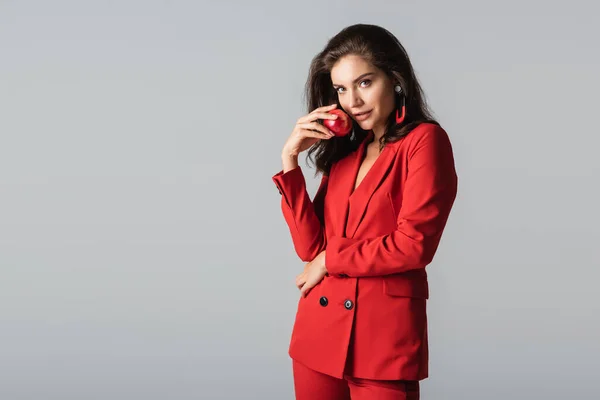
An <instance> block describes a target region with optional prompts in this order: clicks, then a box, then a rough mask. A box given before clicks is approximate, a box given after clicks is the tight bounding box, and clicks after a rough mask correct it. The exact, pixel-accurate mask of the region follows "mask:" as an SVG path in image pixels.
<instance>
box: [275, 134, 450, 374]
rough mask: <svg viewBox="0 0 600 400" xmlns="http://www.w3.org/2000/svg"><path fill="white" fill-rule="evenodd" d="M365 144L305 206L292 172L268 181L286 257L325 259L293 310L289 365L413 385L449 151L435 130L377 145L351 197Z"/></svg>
mask: <svg viewBox="0 0 600 400" xmlns="http://www.w3.org/2000/svg"><path fill="white" fill-rule="evenodd" d="M372 135H373V133H372V132H369V136H370V137H372ZM370 137H369V139H370ZM334 140H335V139H334ZM367 142H368V141H367V140H365V141H363V142H362V143H361V144H360V147H359V148H358V149H357V150H356V151H354V152H352V153H351V154H349V155H348V156H347V157H345V158H343V159H342V160H340V161H338V162H337V163H335V164H334V165H333V166H332V168H331V171H330V173H329V176H327V175H323V177H322V179H321V183H320V186H319V188H318V190H317V193H316V194H315V197H314V199H313V201H311V200H310V198H309V196H308V193H307V191H306V186H305V179H304V176H303V174H302V170H301V169H300V167H296V168H295V169H293V170H291V171H288V172H286V173H283V171H282V170H281V171H280V172H278V173H277V174H275V175H274V176H273V177H272V179H273V181H274V182H275V184H276V185H277V187H278V189H279V191H280V193H281V194H282V199H281V207H282V211H283V216H284V218H285V221H286V223H287V225H288V227H289V231H290V233H291V237H292V240H293V244H294V248H295V250H296V253H297V254H298V256H299V257H300V259H301V260H303V261H305V262H309V261H312V260H313V259H314V258H315V257H316V256H317V255H318V254H319V253H320V252H321V251H322V250H325V265H326V267H327V270H328V275H326V276H325V278H324V279H323V280H322V281H321V282H320V283H319V284H318V285H316V286H315V287H314V288H313V289H312V290H311V291H310V292H309V293H308V295H307V296H306V297H301V298H300V300H299V303H298V310H297V313H296V320H295V323H294V327H293V332H292V337H291V343H290V347H289V355H290V356H291V357H292V358H293V359H296V360H297V361H299V362H301V363H303V364H305V365H306V366H308V367H310V368H312V369H314V370H316V371H320V372H323V373H326V374H329V375H332V376H336V377H339V378H342V377H343V376H344V374H348V375H350V376H355V377H360V378H367V379H408V380H421V379H424V378H426V377H427V376H428V364H429V358H428V342H427V335H428V333H427V315H426V299H427V298H429V288H428V283H427V274H426V272H425V266H427V265H428V264H429V263H430V262H431V261H432V259H433V256H434V254H435V252H436V250H437V248H438V244H439V242H440V238H441V236H442V231H443V230H444V227H445V225H446V221H447V219H448V216H449V214H450V210H451V208H452V205H453V203H454V200H455V197H456V192H457V184H458V178H457V175H456V171H455V165H454V157H453V152H452V146H451V144H450V140H449V138H448V135H447V133H446V131H445V130H444V129H442V128H441V127H439V126H437V125H434V124H431V123H423V124H421V125H419V126H417V127H416V128H415V129H413V130H412V131H411V132H410V133H409V134H408V135H407V136H405V137H404V138H402V139H400V140H399V141H398V142H396V143H388V144H386V146H385V148H384V149H383V150H382V152H381V154H380V155H379V157H378V158H377V159H376V160H375V163H374V164H373V166H372V167H371V169H370V170H369V171H368V173H367V174H366V176H365V177H364V179H363V180H362V182H361V183H360V185H359V186H358V187H357V188H356V190H355V191H354V192H353V186H354V183H355V179H356V175H357V173H358V169H359V167H360V165H361V163H362V158H363V155H364V152H365V150H366V143H367Z"/></svg>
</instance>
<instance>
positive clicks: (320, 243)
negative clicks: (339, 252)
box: [273, 165, 328, 262]
mask: <svg viewBox="0 0 600 400" xmlns="http://www.w3.org/2000/svg"><path fill="white" fill-rule="evenodd" d="M284 171H285V172H284ZM273 181H274V182H275V184H276V185H277V188H278V189H279V192H280V193H281V195H282V196H281V209H282V211H283V216H284V218H285V221H286V223H287V225H288V228H289V230H290V233H291V236H292V241H293V243H294V249H295V250H296V253H297V254H298V256H299V257H300V259H301V260H302V261H305V262H310V261H312V260H313V259H314V258H315V257H316V256H317V255H318V254H319V253H320V252H321V251H322V250H324V249H325V245H326V239H325V228H324V225H323V200H324V197H325V192H326V190H327V182H328V176H327V175H323V177H322V178H321V183H320V185H319V189H318V190H317V193H316V194H315V197H314V200H313V201H312V202H311V200H310V198H309V197H308V193H307V191H306V181H305V179H304V175H303V174H302V170H301V168H300V167H299V166H297V165H296V166H295V167H293V168H292V169H289V170H286V169H284V170H281V171H279V172H278V173H277V174H275V175H274V176H273Z"/></svg>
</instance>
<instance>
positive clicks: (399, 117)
mask: <svg viewBox="0 0 600 400" xmlns="http://www.w3.org/2000/svg"><path fill="white" fill-rule="evenodd" d="M394 91H395V92H396V94H397V95H398V96H400V99H401V100H402V115H398V109H396V124H400V123H402V121H404V118H405V117H406V96H404V95H403V94H402V87H400V85H396V86H394Z"/></svg>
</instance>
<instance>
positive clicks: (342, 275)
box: [340, 274, 348, 278]
mask: <svg viewBox="0 0 600 400" xmlns="http://www.w3.org/2000/svg"><path fill="white" fill-rule="evenodd" d="M347 277H348V275H346V274H340V278H347Z"/></svg>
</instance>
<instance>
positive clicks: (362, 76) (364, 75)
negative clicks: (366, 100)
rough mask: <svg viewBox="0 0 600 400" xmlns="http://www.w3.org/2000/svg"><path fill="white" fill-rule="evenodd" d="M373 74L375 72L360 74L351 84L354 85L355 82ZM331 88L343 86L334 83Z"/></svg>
mask: <svg viewBox="0 0 600 400" xmlns="http://www.w3.org/2000/svg"><path fill="white" fill-rule="evenodd" d="M374 74H375V72H367V73H365V74H362V75H361V76H359V77H358V78H356V79H355V80H354V81H353V82H352V83H356V82H358V81H360V80H361V79H362V78H364V77H366V76H369V75H374ZM333 86H343V85H338V84H336V83H334V84H333Z"/></svg>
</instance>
